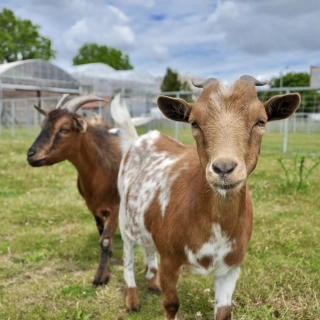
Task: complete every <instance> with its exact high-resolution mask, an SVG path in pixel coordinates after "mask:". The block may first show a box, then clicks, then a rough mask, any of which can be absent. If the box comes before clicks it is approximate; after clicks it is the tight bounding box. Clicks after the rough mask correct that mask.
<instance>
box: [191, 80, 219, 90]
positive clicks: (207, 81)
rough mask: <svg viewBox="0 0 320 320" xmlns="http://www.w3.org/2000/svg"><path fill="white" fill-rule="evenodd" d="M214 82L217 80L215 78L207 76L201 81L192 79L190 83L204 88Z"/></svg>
mask: <svg viewBox="0 0 320 320" xmlns="http://www.w3.org/2000/svg"><path fill="white" fill-rule="evenodd" d="M214 82H219V81H218V80H217V79H216V78H208V79H206V80H204V81H203V82H200V83H199V82H196V81H194V80H192V84H193V85H194V86H195V87H197V88H204V87H206V86H207V85H209V84H211V83H214Z"/></svg>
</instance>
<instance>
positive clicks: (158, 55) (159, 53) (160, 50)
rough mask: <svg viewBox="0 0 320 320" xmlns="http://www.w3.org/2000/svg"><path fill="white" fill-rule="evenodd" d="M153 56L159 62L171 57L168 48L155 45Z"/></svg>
mask: <svg viewBox="0 0 320 320" xmlns="http://www.w3.org/2000/svg"><path fill="white" fill-rule="evenodd" d="M151 54H152V57H153V58H154V59H155V60H156V61H158V62H167V61H168V59H169V52H168V48H166V47H163V46H159V45H157V44H156V45H154V46H153V47H152V51H151Z"/></svg>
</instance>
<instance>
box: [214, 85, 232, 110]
mask: <svg viewBox="0 0 320 320" xmlns="http://www.w3.org/2000/svg"><path fill="white" fill-rule="evenodd" d="M233 91H234V86H233V85H230V86H228V85H226V84H224V83H223V82H221V81H220V82H219V87H218V90H217V91H214V92H212V93H211V94H210V100H211V102H212V103H213V104H214V105H215V106H216V107H219V108H221V98H222V97H225V98H228V97H230V96H231V95H232V93H233Z"/></svg>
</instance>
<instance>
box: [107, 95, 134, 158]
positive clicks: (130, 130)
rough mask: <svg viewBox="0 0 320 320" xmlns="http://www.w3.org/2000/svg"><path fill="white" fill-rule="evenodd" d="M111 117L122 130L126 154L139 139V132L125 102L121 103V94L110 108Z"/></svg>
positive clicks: (123, 150)
mask: <svg viewBox="0 0 320 320" xmlns="http://www.w3.org/2000/svg"><path fill="white" fill-rule="evenodd" d="M110 111H111V116H112V118H113V120H114V121H115V123H116V125H117V127H119V129H120V141H121V149H122V152H123V153H125V152H126V151H127V150H128V149H129V147H130V145H131V144H132V143H133V142H134V141H135V140H136V139H137V138H138V133H137V130H136V128H135V126H134V124H133V122H132V118H131V116H130V113H129V110H128V108H127V105H126V103H125V101H123V100H122V101H121V102H120V94H117V95H116V96H115V97H114V98H113V100H112V102H111V106H110Z"/></svg>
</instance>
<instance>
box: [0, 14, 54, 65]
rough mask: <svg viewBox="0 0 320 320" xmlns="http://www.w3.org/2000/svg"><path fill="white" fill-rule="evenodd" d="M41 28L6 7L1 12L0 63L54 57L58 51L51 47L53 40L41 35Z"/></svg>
mask: <svg viewBox="0 0 320 320" xmlns="http://www.w3.org/2000/svg"><path fill="white" fill-rule="evenodd" d="M39 28H40V26H38V25H34V24H32V22H31V21H30V20H21V19H19V18H16V17H15V15H14V13H13V12H12V11H11V10H9V9H6V8H4V9H3V10H2V11H1V12H0V39H1V41H0V63H4V62H13V61H18V60H26V59H44V60H49V59H51V58H54V57H55V53H56V52H55V51H54V50H52V49H51V40H50V39H48V38H45V37H43V36H41V35H40V34H39V32H38V29H39Z"/></svg>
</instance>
